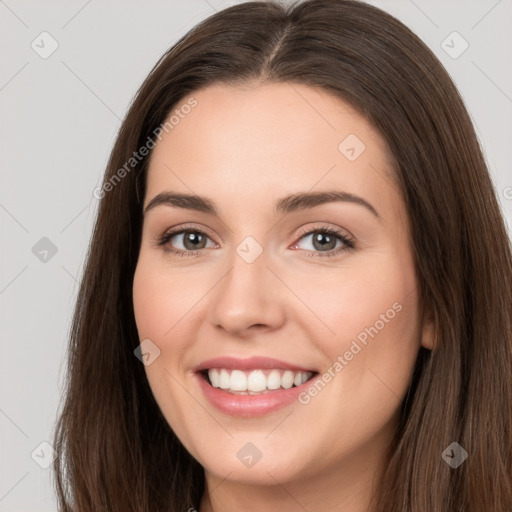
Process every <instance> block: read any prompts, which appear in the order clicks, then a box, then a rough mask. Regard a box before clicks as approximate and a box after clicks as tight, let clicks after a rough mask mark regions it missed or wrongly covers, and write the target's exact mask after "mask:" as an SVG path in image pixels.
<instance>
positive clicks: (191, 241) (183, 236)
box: [157, 226, 215, 256]
mask: <svg viewBox="0 0 512 512" xmlns="http://www.w3.org/2000/svg"><path fill="white" fill-rule="evenodd" d="M173 239H176V242H173V243H171V241H172V240H173ZM208 240H210V241H211V239H210V238H209V237H208V235H207V234H206V233H205V232H204V231H201V230H200V229H197V228H195V227H193V226H178V227H177V228H176V229H173V230H172V231H167V232H166V233H164V234H163V235H162V236H161V237H160V238H159V240H158V242H157V245H159V246H163V247H164V250H165V251H167V252H171V253H173V254H176V255H177V256H195V255H197V254H198V251H199V250H200V249H205V248H206V244H207V241H208ZM176 243H177V244H178V245H180V244H181V245H182V247H183V248H179V247H178V249H175V248H174V247H173V246H174V245H175V244H176ZM213 246H215V243H213Z"/></svg>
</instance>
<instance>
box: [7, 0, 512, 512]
mask: <svg viewBox="0 0 512 512" xmlns="http://www.w3.org/2000/svg"><path fill="white" fill-rule="evenodd" d="M235 3H241V2H221V1H214V0H209V1H206V0H190V1H186V2H185V1H184V0H183V1H172V2H170V1H166V2H164V1H155V0H153V1H144V2H142V1H139V2H134V1H121V0H118V1H112V0H110V1H106V0H103V1H101V2H100V1H99V0H94V1H93V0H89V1H86V0H82V1H70V0H68V1H67V2H62V1H61V2H50V1H46V2H36V1H33V2H29V1H19V0H5V1H3V0H0V38H1V45H0V48H1V54H2V55H1V57H2V60H1V62H2V66H1V69H0V130H1V133H0V137H1V140H2V151H1V154H0V159H1V160H0V162H1V165H0V169H1V189H0V225H1V244H2V245H1V247H2V251H1V256H0V257H1V263H0V308H1V309H0V311H1V315H2V316H1V321H0V328H1V340H2V357H1V358H0V432H1V438H0V443H1V444H0V454H1V456H0V511H9V512H12V511H22V510H23V511H25V512H26V511H32V510H34V511H35V510H37V511H46V510H55V509H56V505H55V499H54V495H53V494H54V493H53V488H52V481H51V478H52V477H51V473H50V469H44V465H45V464H46V465H47V464H48V463H49V461H50V459H51V448H50V447H48V446H46V445H44V444H43V445H41V444H40V443H42V442H44V441H51V434H52V430H53V426H54V422H55V415H56V411H57V407H58V405H59V401H60V395H61V390H62V384H63V379H64V370H65V364H64V363H65V360H64V355H65V352H66V342H67V340H66V338H67V333H68V329H69V326H70V320H71V314H72V308H73V303H74V300H75V297H76V292H77V289H78V280H79V278H80V274H81V271H82V265H83V262H84V255H85V251H86V248H87V244H88V240H89V236H90V233H91V229H92V223H93V219H94V216H95V213H96V208H97V200H96V199H95V198H94V197H93V195H92V192H93V190H94V188H95V187H97V186H98V185H100V183H101V176H102V174H103V172H104V168H105V165H106V162H107V158H108V155H109V152H110V149H111V147H112V144H113V142H114V138H115V135H116V132H117V130H118V128H119V126H120V123H121V119H122V118H123V116H124V114H125V112H126V109H127V106H128V104H129V102H130V100H131V98H132V96H133V95H134V93H135V91H136V90H137V88H138V87H139V85H140V84H141V82H142V81H143V80H144V78H145V77H146V75H147V74H148V72H149V71H150V69H151V68H152V67H153V65H154V63H155V62H156V61H157V59H158V58H159V57H160V56H161V54H162V53H163V52H164V51H165V50H166V49H167V48H168V47H170V46H171V45H172V44H173V43H174V42H175V41H177V39H178V38H179V37H181V36H182V35H183V34H184V33H185V32H187V31H188V30H189V29H190V28H192V27H193V26H194V25H195V24H196V23H197V22H198V21H200V20H201V19H203V18H205V17H206V16H208V15H210V14H212V13H213V12H214V11H215V10H220V9H222V8H224V7H227V6H228V5H232V4H235ZM370 3H373V4H374V5H377V6H379V7H381V8H383V9H385V10H387V11H389V12H390V13H391V14H393V15H395V16H396V17H397V18H399V19H400V20H401V21H403V22H404V23H405V24H406V25H408V26H409V27H410V28H411V29H412V30H413V31H414V32H416V33H417V34H418V35H419V36H420V37H421V38H422V39H423V40H424V41H425V42H426V43H427V44H428V45H429V46H430V48H432V50H433V51H434V52H435V53H436V54H437V55H438V57H439V58H440V60H441V61H442V62H443V64H444V65H445V66H446V68H447V69H448V71H449V72H450V74H451V75H452V77H453V78H454V80H455V81H456V83H457V85H458V87H459V90H460V91H461V93H462V95H463V97H464V99H465V101H466V104H467V106H468V109H469V111H470V113H471V115H472V118H473V120H474V123H475V126H476V130H477V133H478V136H479V138H480V140H481V143H482V145H483V148H484V151H485V155H486V158H487V161H488V164H489V167H490V170H491V173H492V176H493V179H494V182H495V185H496V189H497V191H498V195H499V198H500V201H501V204H502V208H503V211H504V214H505V217H506V219H507V223H508V225H509V226H511V225H512V222H511V221H512V173H511V161H512V155H511V141H512V136H511V135H512V116H511V112H512V99H511V98H512V70H511V66H510V63H511V62H512V59H511V57H512V56H511V53H512V41H511V39H512V36H511V30H510V21H511V19H512V2H511V1H510V0H500V1H497V0H480V1H462V0H460V1H454V0H452V1H446V0H445V1H426V0H414V1H413V0H391V1H384V0H383V1H374V2H370ZM43 31H46V32H48V33H49V34H51V37H52V38H53V39H54V40H56V41H57V43H58V45H59V46H58V48H57V50H56V51H55V52H54V53H53V54H52V55H50V56H49V57H48V58H46V59H43V58H42V57H41V56H40V54H39V53H37V52H36V51H35V50H34V49H33V48H32V47H31V44H32V42H33V41H35V42H34V43H33V44H34V45H36V48H38V51H39V52H42V51H43V50H44V51H48V50H49V49H51V40H50V39H49V38H48V36H40V34H41V32H43ZM453 31H456V32H458V33H459V34H460V35H461V36H462V38H464V40H466V41H467V43H468V44H469V47H468V49H467V50H466V51H465V52H464V53H462V54H461V55H460V56H458V57H457V58H453V56H455V55H456V54H457V53H459V52H460V51H461V50H462V49H463V47H464V46H463V45H464V41H463V40H462V39H460V38H459V37H458V36H450V37H448V39H447V36H449V35H450V34H452V32H453ZM443 41H445V42H444V43H443ZM445 50H446V51H445ZM447 51H448V52H451V54H452V56H450V55H449V54H448V53H447ZM509 229H510V228H509ZM509 232H510V231H509ZM43 237H47V238H48V239H49V240H50V241H51V244H53V246H54V249H53V251H55V249H56V251H57V252H56V253H55V254H52V249H51V247H50V245H49V242H48V241H47V240H43V241H40V240H41V239H42V238H43ZM36 244H37V245H36ZM34 246H35V247H36V248H35V249H34V250H33V247H34ZM44 250H48V251H49V252H48V253H44ZM45 259H46V261H44V260H45ZM42 260H43V261H42ZM31 454H32V455H31ZM41 466H43V467H41Z"/></svg>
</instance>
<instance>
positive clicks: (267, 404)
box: [195, 373, 316, 418]
mask: <svg viewBox="0 0 512 512" xmlns="http://www.w3.org/2000/svg"><path fill="white" fill-rule="evenodd" d="M195 376H196V378H197V379H198V380H199V386H200V387H201V389H202V391H203V393H204V395H205V397H206V398H207V399H208V401H209V402H210V403H211V404H212V405H214V406H215V407H216V408H217V409H219V410H220V411H222V412H223V413H226V414H230V415H232V416H243V417H246V418H252V417H254V416H263V415H264V414H268V413H270V412H273V411H276V410H278V409H281V408H282V407H285V406H287V405H289V404H291V403H293V402H294V401H298V396H299V394H300V393H301V392H302V391H304V390H305V389H306V388H308V387H309V386H310V385H311V383H312V382H313V380H314V379H315V377H316V376H315V377H313V378H311V379H309V380H308V381H307V382H304V384H301V385H300V386H297V387H293V388H290V389H278V390H275V391H269V392H268V393H263V394H261V395H236V394H233V393H229V392H228V391H225V390H223V389H220V388H214V387H213V386H212V385H210V384H209V383H208V382H207V381H206V379H205V378H204V377H203V376H202V375H201V374H200V373H196V374H195Z"/></svg>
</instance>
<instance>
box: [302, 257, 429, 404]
mask: <svg viewBox="0 0 512 512" xmlns="http://www.w3.org/2000/svg"><path fill="white" fill-rule="evenodd" d="M375 256H376V255H372V258H371V259H372V262H371V264H369V262H368V261H367V260H363V259H361V260H360V261H359V263H358V265H357V266H351V267H350V269H349V268H347V269H343V268H340V270H339V272H337V273H330V274H329V275H327V273H325V277H323V276H322V275H321V274H318V275H317V276H316V279H315V283H314V285H313V284H311V283H309V285H307V284H306V283H304V284H303V285H302V289H301V290H299V291H298V292H297V294H298V295H300V296H307V297H308V301H307V304H308V307H309V309H310V310H311V311H312V312H313V313H314V314H315V318H313V316H312V315H309V314H308V315H306V316H304V317H303V320H300V321H301V322H302V328H303V329H304V330H305V331H308V332H310V336H309V338H310V339H311V340H312V341H313V342H314V343H315V344H316V345H317V347H318V348H319V349H320V351H321V352H322V353H323V354H324V355H326V356H327V357H326V363H327V364H326V366H327V367H329V366H331V365H332V364H333V363H334V362H335V361H339V359H338V358H339V356H341V357H342V358H343V363H342V364H343V369H342V371H341V372H340V373H342V374H343V375H344V377H343V378H341V379H337V382H338V383H339V385H342V386H343V389H344V392H349V393H351V392H354V393H357V394H356V395H354V396H361V395H364V394H368V393H370V392H373V393H375V391H376V389H375V386H377V387H381V388H382V390H383V391H384V392H387V391H386V390H385V389H384V388H383V386H384V387H385V386H386V385H387V386H389V388H390V390H392V391H393V392H394V393H396V394H397V395H400V394H402V393H405V391H406V389H407V386H408V383H409V381H410V377H411V372H412V369H413V366H414V362H415V359H416V356H417V353H418V350H419V346H420V338H419V317H418V293H417V287H416V278H415V274H414V266H413V264H412V261H410V260H409V259H405V258H400V257H399V255H397V254H391V253H389V254H387V255H386V254H380V255H379V257H375ZM356 267H357V268H356ZM312 318H313V320H312ZM312 329H315V330H316V334H315V333H314V332H313V331H312ZM338 368H339V366H338ZM380 381H383V382H380Z"/></svg>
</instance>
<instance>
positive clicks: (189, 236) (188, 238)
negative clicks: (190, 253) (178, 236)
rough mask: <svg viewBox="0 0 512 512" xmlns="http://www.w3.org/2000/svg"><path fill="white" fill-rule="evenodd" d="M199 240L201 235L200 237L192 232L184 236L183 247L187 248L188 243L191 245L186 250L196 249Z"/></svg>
mask: <svg viewBox="0 0 512 512" xmlns="http://www.w3.org/2000/svg"><path fill="white" fill-rule="evenodd" d="M201 238H202V235H200V234H199V233H195V232H193V231H191V232H188V233H187V234H186V236H185V242H184V243H185V247H187V244H188V243H189V242H190V243H191V244H192V247H187V249H193V250H194V249H197V248H198V246H199V245H198V243H199V244H200V243H201Z"/></svg>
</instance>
